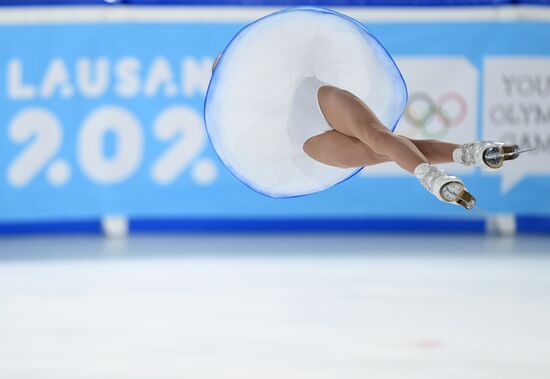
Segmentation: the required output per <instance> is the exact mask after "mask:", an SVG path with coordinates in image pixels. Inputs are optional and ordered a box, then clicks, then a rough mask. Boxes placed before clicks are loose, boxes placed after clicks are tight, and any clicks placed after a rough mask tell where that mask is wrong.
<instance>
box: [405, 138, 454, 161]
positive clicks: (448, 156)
mask: <svg viewBox="0 0 550 379" xmlns="http://www.w3.org/2000/svg"><path fill="white" fill-rule="evenodd" d="M398 137H401V138H406V139H408V140H409V141H411V142H412V143H414V145H415V146H416V147H417V148H418V150H420V151H421V152H422V154H424V156H425V157H426V159H428V162H430V163H431V164H437V163H450V162H453V151H454V150H455V149H456V148H458V147H459V146H460V145H457V144H455V143H449V142H442V141H437V140H433V139H429V140H428V139H426V140H417V139H412V138H409V137H405V136H398Z"/></svg>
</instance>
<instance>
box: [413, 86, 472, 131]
mask: <svg viewBox="0 0 550 379" xmlns="http://www.w3.org/2000/svg"><path fill="white" fill-rule="evenodd" d="M467 109H468V108H467V105H466V100H464V98H463V97H462V96H461V95H460V94H458V93H456V92H446V93H444V94H443V95H441V96H439V97H438V98H437V99H436V100H434V99H432V97H431V96H430V95H428V94H427V93H425V92H414V93H412V94H411V95H410V96H409V101H408V103H407V107H406V108H405V119H406V120H407V121H408V122H409V123H410V124H411V125H412V126H413V128H415V129H416V130H417V132H420V133H421V134H422V136H423V137H425V138H433V139H439V138H442V137H444V136H445V135H447V133H448V132H449V128H451V127H453V126H457V125H459V124H460V123H462V122H463V121H464V119H465V118H466V114H467ZM434 124H435V125H436V126H435V127H434V126H433V125H434Z"/></svg>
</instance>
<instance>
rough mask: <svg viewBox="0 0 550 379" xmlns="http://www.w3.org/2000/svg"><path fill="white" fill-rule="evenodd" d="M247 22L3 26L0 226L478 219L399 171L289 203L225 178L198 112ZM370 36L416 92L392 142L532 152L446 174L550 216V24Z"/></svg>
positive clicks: (486, 24)
mask: <svg viewBox="0 0 550 379" xmlns="http://www.w3.org/2000/svg"><path fill="white" fill-rule="evenodd" d="M244 25H245V22H227V21H224V22H215V21H209V22H205V21H200V20H196V21H181V22H167V23H160V22H137V21H133V22H120V21H117V22H101V21H98V22H82V23H80V24H74V23H72V24H68V23H48V24H44V23H38V24H25V25H18V24H17V23H5V24H0V46H2V48H1V50H0V72H1V75H0V221H1V222H14V221H23V220H49V219H86V218H95V217H100V216H101V215H105V214H123V215H128V216H130V217H160V218H163V217H167V218H169V217H184V218H189V217H194V218H218V219H224V218H273V219H276V218H287V219H288V218H304V217H309V218H327V217H330V218H333V219H338V218H347V219H349V218H363V217H381V216H382V217H385V216H394V217H395V216H413V217H431V216H453V217H471V214H468V213H467V212H466V211H463V210H461V209H459V208H458V207H453V206H450V205H447V204H442V203H440V202H438V201H437V200H435V199H434V198H433V196H431V195H430V194H428V193H427V192H426V191H425V190H424V189H423V188H422V187H421V186H420V185H419V184H418V182H417V181H416V179H414V178H412V177H411V176H410V175H409V174H407V173H404V172H402V171H400V170H398V169H396V168H395V167H386V166H383V167H381V168H380V167H375V168H373V169H369V168H367V169H365V170H364V174H359V175H357V176H355V177H354V178H353V179H351V180H348V181H346V182H345V183H342V184H340V185H337V186H335V187H333V188H331V189H329V190H327V191H324V192H322V193H318V194H314V195H310V196H306V197H301V198H295V199H285V200H275V199H271V198H267V197H264V196H262V195H259V194H257V193H255V192H253V191H251V190H250V189H249V188H247V187H246V186H244V185H243V184H241V183H240V182H238V181H237V180H236V179H235V178H234V177H232V176H231V174H230V173H229V172H227V171H226V170H225V168H224V167H223V165H222V164H221V162H220V161H219V160H218V158H217V157H216V155H215V153H214V152H213V150H212V148H211V147H210V145H209V142H208V138H207V136H206V134H205V129H204V125H203V116H202V113H203V100H204V96H205V92H206V89H207V86H208V81H209V77H210V69H211V64H212V62H213V59H214V58H215V56H216V55H217V54H218V53H219V52H220V51H221V50H222V49H223V48H224V47H225V45H226V44H227V43H228V41H229V40H230V39H231V38H232V36H233V35H234V34H235V33H236V32H238V31H239V30H240V29H241V28H242V27H243V26H244ZM366 25H367V27H368V28H369V29H370V30H371V31H372V32H373V34H374V35H375V36H377V37H378V39H379V40H380V41H381V42H382V43H383V44H384V46H385V47H386V48H387V49H388V51H389V52H390V53H391V54H392V55H393V56H394V57H395V58H396V62H397V64H398V66H399V67H400V69H401V70H402V71H403V74H404V77H405V80H406V81H407V83H408V85H409V92H410V95H411V101H410V103H409V107H410V108H409V112H408V113H407V114H406V115H405V117H404V119H403V121H402V123H401V124H400V125H399V126H398V127H397V130H396V132H398V133H401V134H406V135H410V136H414V137H415V138H441V139H445V140H450V141H456V142H469V141H471V140H475V139H479V138H488V139H503V140H506V141H508V142H515V143H520V144H522V146H532V147H537V150H536V151H535V152H534V153H531V155H529V156H528V155H524V156H522V157H521V158H520V159H519V160H518V161H514V162H510V164H509V165H507V166H506V167H505V168H504V169H503V170H502V171H500V172H499V173H497V174H494V173H485V172H481V171H480V170H479V169H471V168H468V169H464V168H460V167H458V166H456V165H451V166H449V167H448V170H449V171H450V172H451V173H456V174H457V175H459V176H460V177H461V178H462V179H463V180H464V181H465V183H466V184H467V186H468V188H469V189H470V190H471V192H473V193H474V194H475V195H476V197H477V198H478V202H479V206H480V207H481V208H483V209H485V210H486V211H489V212H510V213H521V214H530V215H549V214H550V201H548V199H547V197H546V196H547V193H548V192H549V191H550V178H549V171H550V44H549V43H548V36H549V35H550V23H549V22H495V21H483V22H473V21H461V22H395V21H387V22H385V21H376V22H369V23H367V24H366ZM432 105H433V106H434V107H435V108H433V107H432ZM426 109H437V110H438V112H439V114H440V115H443V116H441V117H439V118H438V117H431V115H427V114H425V115H424V116H426V117H421V114H422V112H426ZM415 117H416V118H415ZM445 117H447V118H446V119H445ZM421 119H422V120H424V121H425V122H424V121H423V122H424V124H422V122H421V123H420V124H422V125H420V124H419V120H421ZM428 119H429V121H427V120H428ZM419 125H420V126H419Z"/></svg>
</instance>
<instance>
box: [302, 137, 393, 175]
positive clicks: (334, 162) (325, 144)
mask: <svg viewBox="0 0 550 379" xmlns="http://www.w3.org/2000/svg"><path fill="white" fill-rule="evenodd" d="M304 151H305V152H306V154H308V155H309V156H310V157H311V158H313V159H315V160H316V161H319V162H321V163H324V164H327V165H329V166H335V167H340V168H352V167H365V166H372V165H375V164H378V163H383V162H388V161H390V160H391V159H390V158H388V157H386V156H385V155H380V154H378V153H376V152H374V151H373V150H372V149H371V148H370V147H369V146H368V145H365V144H364V143H363V142H361V141H359V140H358V139H357V138H353V137H349V136H346V135H344V134H342V133H340V132H337V131H330V132H325V133H323V134H319V135H316V136H314V137H311V138H310V139H308V140H307V141H306V143H305V144H304Z"/></svg>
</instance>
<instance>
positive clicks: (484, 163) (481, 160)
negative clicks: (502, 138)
mask: <svg viewBox="0 0 550 379" xmlns="http://www.w3.org/2000/svg"><path fill="white" fill-rule="evenodd" d="M519 153H520V149H519V146H518V145H505V144H503V143H501V142H492V141H479V142H472V143H465V144H464V145H460V146H459V147H457V148H456V149H455V150H454V151H453V160H454V161H455V162H457V163H460V164H463V165H465V166H472V165H477V166H480V167H482V168H484V169H485V170H488V171H492V170H498V169H499V168H501V167H502V165H503V164H504V161H508V160H512V159H516V158H517V157H519Z"/></svg>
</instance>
